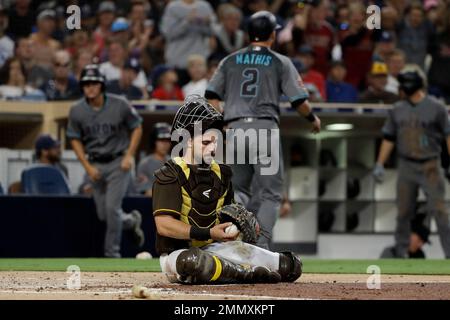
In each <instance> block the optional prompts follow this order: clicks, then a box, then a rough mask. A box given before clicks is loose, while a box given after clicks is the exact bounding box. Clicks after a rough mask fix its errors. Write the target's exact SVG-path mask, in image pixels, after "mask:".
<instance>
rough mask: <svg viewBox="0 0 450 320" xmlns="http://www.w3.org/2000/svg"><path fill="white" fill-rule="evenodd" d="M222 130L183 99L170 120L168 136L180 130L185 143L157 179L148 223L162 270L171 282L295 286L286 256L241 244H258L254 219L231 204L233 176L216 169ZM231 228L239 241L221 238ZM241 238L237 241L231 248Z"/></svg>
mask: <svg viewBox="0 0 450 320" xmlns="http://www.w3.org/2000/svg"><path fill="white" fill-rule="evenodd" d="M194 124H201V127H202V130H197V131H196V130H195V129H194ZM222 127H223V118H222V115H221V114H220V113H219V112H217V111H216V109H214V108H213V107H212V106H211V105H210V104H208V103H207V101H206V100H205V99H204V98H202V97H200V96H190V97H188V98H187V99H186V101H185V103H184V104H183V105H182V106H181V108H180V109H179V110H178V112H177V114H176V115H175V118H174V121H173V124H172V132H173V131H176V132H180V131H183V130H184V131H185V132H188V134H189V138H188V140H187V147H186V148H185V150H184V153H183V156H182V157H175V158H172V159H171V160H169V161H168V162H166V164H165V165H164V166H163V167H162V168H161V169H159V170H157V171H156V172H155V176H156V181H155V183H154V185H153V215H154V216H155V223H156V227H157V237H156V247H157V250H158V252H159V253H160V254H161V258H160V263H161V269H162V271H163V272H164V273H166V275H167V276H168V278H169V280H170V281H172V282H182V283H191V284H199V283H211V284H214V283H264V282H270V283H272V282H279V281H295V280H296V279H297V278H298V277H300V275H301V273H302V265H301V262H300V260H299V259H298V258H297V257H295V256H294V255H293V254H292V253H290V252H285V253H275V252H271V251H268V250H265V249H262V248H260V247H257V246H255V245H252V244H250V243H247V242H252V243H256V235H257V233H258V225H257V222H256V218H255V216H254V215H253V214H252V213H251V212H249V211H247V210H246V209H245V208H244V207H242V206H240V205H237V204H233V188H232V183H231V170H230V168H229V167H228V166H227V165H223V164H218V163H217V162H216V161H214V155H215V152H216V147H217V142H218V140H219V135H220V134H221V131H220V130H221V129H222ZM214 129H216V130H214ZM195 159H201V160H200V161H201V163H198V164H196V161H195ZM232 223H234V224H235V225H237V227H238V228H239V230H240V231H241V232H240V233H238V232H229V231H228V230H227V228H228V227H230V226H231V224H232ZM239 234H242V235H243V241H236V239H237V237H238V235H239ZM246 241H247V242H246Z"/></svg>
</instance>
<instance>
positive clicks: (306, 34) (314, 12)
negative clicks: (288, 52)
mask: <svg viewBox="0 0 450 320" xmlns="http://www.w3.org/2000/svg"><path fill="white" fill-rule="evenodd" d="M328 10H329V2H328V0H320V1H319V4H318V5H317V6H310V5H307V6H305V10H304V11H303V12H302V13H300V14H299V15H298V16H299V17H298V19H300V20H302V19H304V21H305V22H304V23H302V22H301V21H300V22H298V23H297V22H296V21H295V19H294V23H295V26H294V28H293V30H292V37H293V41H294V43H301V44H307V45H309V46H311V47H312V48H313V50H314V53H315V62H314V65H313V68H314V69H315V70H317V71H319V72H320V73H321V74H322V75H323V76H324V77H326V76H327V74H328V69H329V63H328V61H329V60H330V58H331V51H332V49H333V46H334V42H335V30H334V28H333V26H332V25H331V24H329V23H328V22H327V20H326V17H327V15H328ZM296 19H297V18H296ZM298 19H297V20H298Z"/></svg>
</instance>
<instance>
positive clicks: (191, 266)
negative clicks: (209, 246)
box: [176, 247, 216, 283]
mask: <svg viewBox="0 0 450 320" xmlns="http://www.w3.org/2000/svg"><path fill="white" fill-rule="evenodd" d="M176 268H177V273H178V274H179V275H180V276H181V278H182V280H183V281H186V282H190V283H207V282H209V281H211V279H212V278H213V276H214V273H215V271H216V263H215V261H214V258H213V256H212V255H211V254H210V253H208V252H206V251H203V250H200V249H199V248H196V247H194V248H190V249H188V250H185V251H183V252H181V253H180V254H179V256H178V257H177V261H176Z"/></svg>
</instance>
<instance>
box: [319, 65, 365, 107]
mask: <svg viewBox="0 0 450 320" xmlns="http://www.w3.org/2000/svg"><path fill="white" fill-rule="evenodd" d="M346 74H347V68H346V67H345V64H344V63H343V62H342V61H335V62H333V64H332V65H331V68H330V72H329V75H328V80H327V82H326V86H327V101H328V102H336V103H354V102H357V101H358V92H357V91H356V88H355V87H354V86H352V85H351V84H350V83H347V82H344V79H345V76H346Z"/></svg>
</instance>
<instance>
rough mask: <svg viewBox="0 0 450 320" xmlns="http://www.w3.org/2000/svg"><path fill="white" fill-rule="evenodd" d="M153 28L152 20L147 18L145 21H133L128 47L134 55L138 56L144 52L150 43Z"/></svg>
mask: <svg viewBox="0 0 450 320" xmlns="http://www.w3.org/2000/svg"><path fill="white" fill-rule="evenodd" d="M153 30H154V26H153V22H152V21H151V20H145V21H144V23H140V22H139V21H137V22H135V21H133V22H132V23H131V40H130V41H129V42H128V49H129V50H130V54H131V55H132V56H136V57H138V56H140V55H142V54H143V52H144V51H145V49H146V48H147V45H148V44H149V40H150V37H151V36H152V33H153Z"/></svg>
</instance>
